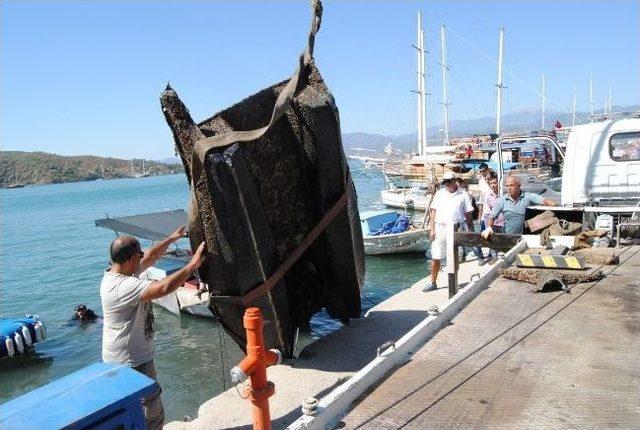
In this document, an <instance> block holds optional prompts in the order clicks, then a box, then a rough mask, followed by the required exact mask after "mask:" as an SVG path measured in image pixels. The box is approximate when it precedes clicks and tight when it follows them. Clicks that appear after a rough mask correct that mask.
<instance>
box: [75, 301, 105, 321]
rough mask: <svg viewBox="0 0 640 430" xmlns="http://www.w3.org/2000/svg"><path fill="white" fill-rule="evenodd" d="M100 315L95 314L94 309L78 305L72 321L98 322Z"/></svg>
mask: <svg viewBox="0 0 640 430" xmlns="http://www.w3.org/2000/svg"><path fill="white" fill-rule="evenodd" d="M98 318H99V317H98V315H96V313H95V312H93V310H92V309H89V308H87V306H86V305H78V306H76V309H75V311H74V313H73V316H72V317H71V319H72V320H74V321H78V322H81V323H90V322H96V321H97V320H98Z"/></svg>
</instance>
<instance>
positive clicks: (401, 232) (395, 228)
mask: <svg viewBox="0 0 640 430" xmlns="http://www.w3.org/2000/svg"><path fill="white" fill-rule="evenodd" d="M360 224H361V226H362V236H363V238H364V253H365V254H367V255H384V254H411V253H424V252H425V251H426V250H427V248H428V247H429V233H428V230H427V229H424V228H415V227H413V226H412V225H411V223H410V222H409V218H408V217H407V215H406V214H404V213H398V212H397V211H395V210H381V211H368V212H363V213H362V214H361V216H360Z"/></svg>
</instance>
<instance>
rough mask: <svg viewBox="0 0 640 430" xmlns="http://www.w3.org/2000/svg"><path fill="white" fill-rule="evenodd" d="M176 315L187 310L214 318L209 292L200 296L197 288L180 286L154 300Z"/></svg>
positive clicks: (197, 314) (192, 313) (187, 311)
mask: <svg viewBox="0 0 640 430" xmlns="http://www.w3.org/2000/svg"><path fill="white" fill-rule="evenodd" d="M153 303H155V304H156V305H158V306H161V307H163V308H165V309H166V310H168V311H169V312H171V313H172V314H175V315H178V316H179V315H180V312H185V313H188V314H191V315H196V316H200V317H207V318H213V313H211V311H210V310H209V307H208V305H209V293H207V292H204V293H202V294H200V296H198V295H197V294H196V290H194V289H192V288H185V287H179V288H178V289H177V290H176V291H174V292H173V293H171V294H169V295H166V296H164V297H160V298H159V299H155V300H153Z"/></svg>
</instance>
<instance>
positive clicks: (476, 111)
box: [450, 70, 482, 117]
mask: <svg viewBox="0 0 640 430" xmlns="http://www.w3.org/2000/svg"><path fill="white" fill-rule="evenodd" d="M450 72H451V76H452V77H453V79H454V82H455V83H456V84H457V87H459V88H460V89H461V90H462V96H463V97H464V98H465V99H466V101H467V103H468V105H469V107H471V110H473V113H474V114H475V115H476V116H477V117H480V116H482V114H481V112H480V109H478V106H477V105H476V104H475V103H474V101H473V98H472V97H471V95H470V94H469V92H468V91H467V89H466V87H465V85H464V79H462V77H461V76H459V75H458V73H457V72H456V71H453V70H450ZM465 108H467V106H465Z"/></svg>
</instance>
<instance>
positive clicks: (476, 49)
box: [447, 27, 571, 111]
mask: <svg viewBox="0 0 640 430" xmlns="http://www.w3.org/2000/svg"><path fill="white" fill-rule="evenodd" d="M447 29H448V30H449V32H450V33H451V34H453V35H454V36H456V37H458V38H459V39H460V40H462V41H463V42H465V43H466V44H467V45H469V46H470V47H471V48H473V50H475V51H476V52H478V53H479V54H480V55H482V56H483V57H484V58H485V59H486V60H487V61H489V62H491V63H492V64H495V65H497V64H498V62H497V61H496V60H495V59H493V58H491V57H490V56H489V55H487V54H486V53H485V52H484V51H483V50H482V49H480V48H478V47H477V46H476V45H474V44H473V43H472V42H471V41H470V40H468V39H466V38H465V37H463V36H462V35H460V34H458V33H456V32H455V31H453V30H452V29H451V28H450V27H447ZM506 44H507V42H505V45H506ZM502 68H503V70H504V71H505V74H508V75H509V76H510V77H511V78H513V79H515V80H516V81H518V83H520V84H521V85H522V86H524V87H525V88H527V89H529V90H531V91H532V92H533V93H534V94H535V95H537V96H538V97H542V93H541V92H540V91H538V89H537V88H535V87H533V86H532V85H530V84H528V83H527V82H525V81H524V80H523V79H521V78H520V77H519V76H518V75H516V74H515V73H513V72H512V71H511V69H509V68H508V67H506V66H504V65H503V67H502ZM547 103H549V105H550V106H552V107H555V108H556V109H559V110H562V111H565V110H569V111H571V110H570V109H568V108H567V107H566V106H560V105H557V104H555V103H554V102H553V101H551V99H549V98H547Z"/></svg>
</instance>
